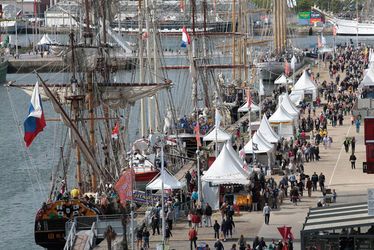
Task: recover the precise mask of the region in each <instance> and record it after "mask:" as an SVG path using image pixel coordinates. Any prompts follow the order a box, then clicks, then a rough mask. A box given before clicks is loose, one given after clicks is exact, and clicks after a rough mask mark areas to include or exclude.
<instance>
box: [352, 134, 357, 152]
mask: <svg viewBox="0 0 374 250" xmlns="http://www.w3.org/2000/svg"><path fill="white" fill-rule="evenodd" d="M351 147H352V154H354V153H355V150H356V137H354V136H353V137H352V140H351Z"/></svg>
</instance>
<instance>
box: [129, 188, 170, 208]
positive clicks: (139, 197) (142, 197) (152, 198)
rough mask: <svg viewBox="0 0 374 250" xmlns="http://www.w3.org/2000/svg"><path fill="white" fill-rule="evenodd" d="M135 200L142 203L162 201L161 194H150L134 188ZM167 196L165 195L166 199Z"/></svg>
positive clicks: (153, 203)
mask: <svg viewBox="0 0 374 250" xmlns="http://www.w3.org/2000/svg"><path fill="white" fill-rule="evenodd" d="M133 195H134V201H135V202H137V203H141V204H149V205H156V204H157V202H159V201H161V195H159V194H150V193H146V192H144V191H139V190H134V193H133ZM166 198H167V197H164V199H165V200H166Z"/></svg>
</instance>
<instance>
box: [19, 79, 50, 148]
mask: <svg viewBox="0 0 374 250" xmlns="http://www.w3.org/2000/svg"><path fill="white" fill-rule="evenodd" d="M23 125H24V127H25V136H24V140H25V143H26V147H29V146H30V145H31V143H32V141H33V140H34V138H35V137H36V136H37V135H38V134H39V132H41V131H43V128H44V127H45V126H46V123H45V119H44V114H43V106H42V102H41V98H40V95H39V82H36V84H35V87H34V91H33V92H32V96H31V103H30V108H29V115H28V116H27V118H26V120H25V122H24V123H23Z"/></svg>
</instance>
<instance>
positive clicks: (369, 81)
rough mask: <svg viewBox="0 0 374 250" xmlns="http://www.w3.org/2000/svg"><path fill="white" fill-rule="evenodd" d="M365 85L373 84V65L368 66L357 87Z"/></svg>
mask: <svg viewBox="0 0 374 250" xmlns="http://www.w3.org/2000/svg"><path fill="white" fill-rule="evenodd" d="M365 86H374V67H370V68H369V69H368V70H367V72H366V74H365V76H364V78H363V79H362V81H361V83H360V85H359V86H358V87H359V88H362V87H365Z"/></svg>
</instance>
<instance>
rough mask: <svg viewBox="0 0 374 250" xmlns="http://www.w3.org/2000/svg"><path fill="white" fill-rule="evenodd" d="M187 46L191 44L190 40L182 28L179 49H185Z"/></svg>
mask: <svg viewBox="0 0 374 250" xmlns="http://www.w3.org/2000/svg"><path fill="white" fill-rule="evenodd" d="M187 44H191V38H190V35H188V33H187V29H186V27H184V26H183V28H182V44H181V47H183V48H185V47H187Z"/></svg>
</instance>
